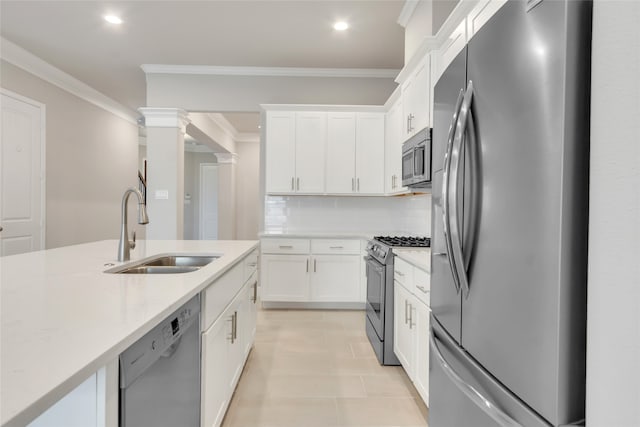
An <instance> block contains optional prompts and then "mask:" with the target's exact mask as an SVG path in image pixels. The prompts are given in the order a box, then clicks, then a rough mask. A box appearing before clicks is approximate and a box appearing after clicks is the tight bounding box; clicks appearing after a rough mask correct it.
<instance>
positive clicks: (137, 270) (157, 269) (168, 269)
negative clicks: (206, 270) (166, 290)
mask: <svg viewBox="0 0 640 427" xmlns="http://www.w3.org/2000/svg"><path fill="white" fill-rule="evenodd" d="M199 268H200V267H178V266H175V265H167V266H152V265H138V266H136V267H129V268H127V269H125V270H122V271H118V273H120V274H178V273H190V272H192V271H196V270H198V269H199Z"/></svg>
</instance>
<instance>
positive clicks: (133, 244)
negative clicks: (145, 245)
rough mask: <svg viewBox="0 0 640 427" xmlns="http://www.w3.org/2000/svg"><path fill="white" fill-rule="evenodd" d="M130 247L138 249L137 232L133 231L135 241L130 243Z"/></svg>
mask: <svg viewBox="0 0 640 427" xmlns="http://www.w3.org/2000/svg"><path fill="white" fill-rule="evenodd" d="M129 247H130V248H131V249H135V248H136V230H133V241H131V242H129Z"/></svg>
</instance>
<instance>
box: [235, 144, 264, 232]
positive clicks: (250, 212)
mask: <svg viewBox="0 0 640 427" xmlns="http://www.w3.org/2000/svg"><path fill="white" fill-rule="evenodd" d="M236 152H237V154H238V163H237V164H236V178H237V181H236V238H237V239H239V240H255V239H257V238H258V231H259V229H260V216H261V215H262V208H261V200H260V143H259V142H236Z"/></svg>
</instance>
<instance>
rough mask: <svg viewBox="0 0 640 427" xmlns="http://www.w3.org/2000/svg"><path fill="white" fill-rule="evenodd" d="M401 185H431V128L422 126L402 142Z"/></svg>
mask: <svg viewBox="0 0 640 427" xmlns="http://www.w3.org/2000/svg"><path fill="white" fill-rule="evenodd" d="M402 185H403V186H404V187H410V188H424V187H430V186H431V128H424V129H422V130H421V131H419V132H418V133H416V134H415V135H414V136H412V137H411V138H409V139H408V140H407V141H406V142H405V143H404V144H402Z"/></svg>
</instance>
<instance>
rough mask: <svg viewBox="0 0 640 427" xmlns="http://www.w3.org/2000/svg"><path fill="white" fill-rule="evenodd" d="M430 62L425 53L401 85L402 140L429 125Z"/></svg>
mask: <svg viewBox="0 0 640 427" xmlns="http://www.w3.org/2000/svg"><path fill="white" fill-rule="evenodd" d="M430 62H431V61H430V56H429V55H426V56H425V57H424V58H423V60H422V61H421V62H420V63H419V64H418V66H417V67H416V69H415V70H414V71H413V72H412V73H411V75H410V76H409V78H408V79H407V81H406V82H405V83H404V84H403V85H402V115H403V120H404V121H403V124H402V126H403V130H404V140H406V139H407V138H409V137H411V136H413V135H415V134H416V133H417V132H418V131H419V130H421V129H423V128H424V127H426V126H428V125H429V111H430V107H429V91H430V83H429V82H430V77H431V76H430V72H431V68H430Z"/></svg>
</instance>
